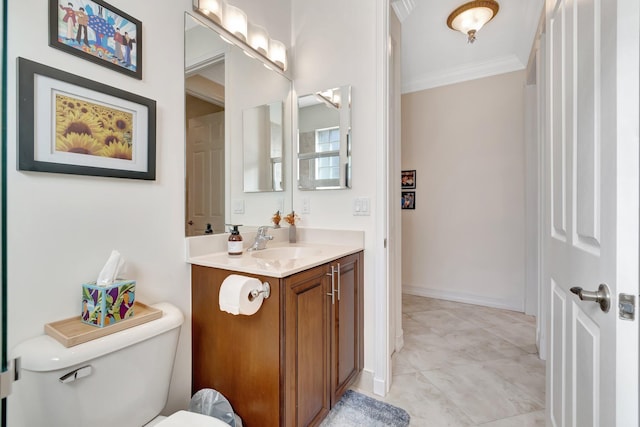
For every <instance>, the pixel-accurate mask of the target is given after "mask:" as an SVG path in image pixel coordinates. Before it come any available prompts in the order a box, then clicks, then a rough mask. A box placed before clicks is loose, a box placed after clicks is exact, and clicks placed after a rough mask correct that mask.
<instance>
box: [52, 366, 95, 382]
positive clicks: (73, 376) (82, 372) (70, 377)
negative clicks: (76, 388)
mask: <svg viewBox="0 0 640 427" xmlns="http://www.w3.org/2000/svg"><path fill="white" fill-rule="evenodd" d="M92 370H93V368H92V367H91V365H87V366H83V367H81V368H78V369H74V370H73V371H71V372H69V373H67V374H64V375H63V376H61V377H60V378H58V381H60V382H61V383H62V384H67V383H70V382H73V381H75V380H77V379H79V378H83V377H87V376H89V375H91V371H92Z"/></svg>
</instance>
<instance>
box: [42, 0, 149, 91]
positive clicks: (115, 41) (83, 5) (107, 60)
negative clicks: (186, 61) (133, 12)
mask: <svg viewBox="0 0 640 427" xmlns="http://www.w3.org/2000/svg"><path fill="white" fill-rule="evenodd" d="M70 5H71V6H70ZM81 9H82V10H81ZM81 20H82V21H84V22H86V25H81V24H80V21H81ZM117 32H119V33H120V36H121V37H116V33H117ZM125 33H126V34H125ZM125 37H128V39H125ZM120 39H122V41H120ZM49 46H51V47H53V48H55V49H59V50H62V51H64V52H67V53H69V54H71V55H75V56H78V57H80V58H83V59H86V60H88V61H91V62H94V63H96V64H99V65H102V66H104V67H107V68H110V69H112V70H115V71H118V72H120V73H123V74H126V75H128V76H130V77H133V78H136V79H138V80H142V22H140V21H139V20H137V19H136V18H134V17H132V16H130V15H128V14H127V13H125V12H123V11H121V10H119V9H117V8H115V7H113V6H111V5H110V4H108V3H106V2H104V1H102V0H49ZM118 52H119V53H118Z"/></svg>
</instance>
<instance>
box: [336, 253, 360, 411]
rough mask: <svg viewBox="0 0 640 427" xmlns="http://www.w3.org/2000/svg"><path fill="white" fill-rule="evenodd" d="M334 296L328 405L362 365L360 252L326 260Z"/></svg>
mask: <svg viewBox="0 0 640 427" xmlns="http://www.w3.org/2000/svg"><path fill="white" fill-rule="evenodd" d="M330 265H331V266H333V268H334V271H335V273H334V279H333V280H334V289H335V293H336V298H335V300H334V304H333V306H332V316H331V332H332V342H331V344H332V345H331V350H332V351H331V406H333V405H334V404H335V403H336V402H337V401H338V400H339V399H340V397H342V395H343V394H344V392H345V391H346V390H347V388H348V387H349V385H350V384H351V382H352V381H353V379H354V378H355V376H356V375H357V374H358V372H360V369H362V365H363V347H362V336H363V331H362V328H363V317H362V315H363V313H362V301H363V299H362V272H363V267H362V253H357V254H353V255H349V256H346V257H344V258H341V259H339V260H336V261H334V262H332V263H331V264H330Z"/></svg>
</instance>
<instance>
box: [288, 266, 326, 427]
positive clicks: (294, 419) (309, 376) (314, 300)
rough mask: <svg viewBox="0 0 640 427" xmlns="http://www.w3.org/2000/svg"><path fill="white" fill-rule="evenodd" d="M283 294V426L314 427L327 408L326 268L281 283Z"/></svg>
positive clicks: (315, 269) (301, 274)
mask: <svg viewBox="0 0 640 427" xmlns="http://www.w3.org/2000/svg"><path fill="white" fill-rule="evenodd" d="M285 292H286V301H285V310H284V312H285V330H286V332H285V347H286V350H285V352H286V362H285V366H286V369H285V373H284V375H285V411H284V412H285V418H286V421H285V425H286V426H301V427H302V426H314V425H317V424H319V423H320V421H322V419H323V418H324V417H325V416H326V415H327V413H328V412H329V404H330V401H329V349H330V337H329V325H330V323H331V322H330V319H329V314H330V313H329V311H330V310H329V309H330V306H331V297H330V292H331V289H330V280H329V277H328V276H327V269H326V265H325V266H320V267H316V268H313V269H311V270H307V271H304V272H301V273H298V274H295V275H293V276H291V277H289V278H287V279H285ZM327 294H329V295H327Z"/></svg>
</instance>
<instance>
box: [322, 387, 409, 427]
mask: <svg viewBox="0 0 640 427" xmlns="http://www.w3.org/2000/svg"><path fill="white" fill-rule="evenodd" d="M409 419H410V417H409V414H408V413H407V411H405V410H404V409H400V408H398V407H396V406H393V405H390V404H388V403H385V402H381V401H379V400H376V399H372V398H370V397H368V396H365V395H364V394H361V393H358V392H356V391H353V390H347V391H346V392H345V393H344V395H343V396H342V398H341V399H340V400H339V401H338V403H336V405H335V406H334V407H333V409H331V412H329V415H327V418H325V419H324V421H322V423H321V424H320V427H364V426H366V427H387V426H388V427H407V426H408V425H409Z"/></svg>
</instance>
